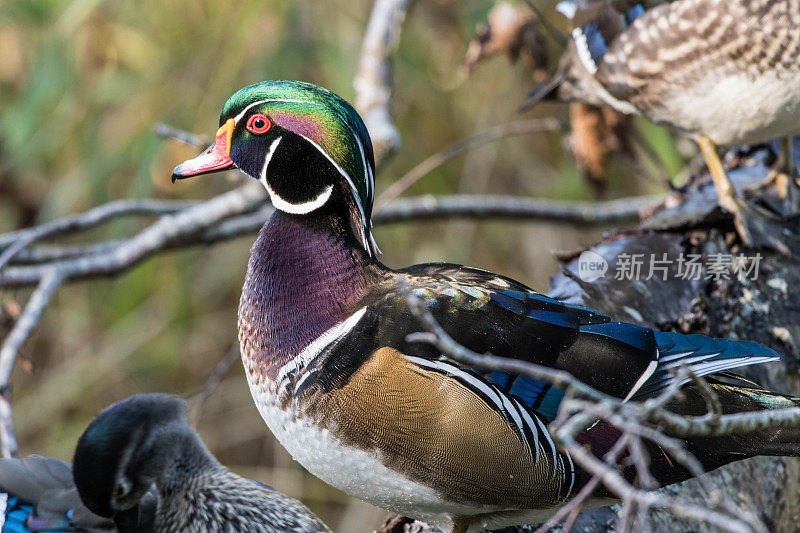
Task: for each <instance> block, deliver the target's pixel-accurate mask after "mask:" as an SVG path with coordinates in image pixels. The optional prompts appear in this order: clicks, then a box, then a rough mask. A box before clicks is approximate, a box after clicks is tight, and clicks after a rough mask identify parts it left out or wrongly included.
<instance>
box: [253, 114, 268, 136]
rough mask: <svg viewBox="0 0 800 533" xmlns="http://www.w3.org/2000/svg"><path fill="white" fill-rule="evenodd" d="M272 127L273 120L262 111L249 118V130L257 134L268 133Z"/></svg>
mask: <svg viewBox="0 0 800 533" xmlns="http://www.w3.org/2000/svg"><path fill="white" fill-rule="evenodd" d="M271 127H272V122H270V120H269V119H268V118H267V117H265V116H264V115H262V114H260V113H256V114H255V115H252V116H250V118H248V119H247V130H248V131H250V132H251V133H255V134H256V135H261V134H262V133H266V132H267V131H269V129H270V128H271Z"/></svg>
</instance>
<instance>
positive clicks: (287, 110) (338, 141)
mask: <svg viewBox="0 0 800 533" xmlns="http://www.w3.org/2000/svg"><path fill="white" fill-rule="evenodd" d="M219 122H220V128H219V130H218V131H217V135H216V141H215V143H214V145H213V146H212V147H211V148H209V149H208V150H206V151H205V152H204V153H203V154H201V155H199V156H198V157H196V158H194V159H191V160H189V161H186V162H185V163H183V164H181V165H178V166H177V167H176V168H175V171H174V172H173V175H172V177H173V180H175V179H182V178H188V177H191V176H197V175H200V174H207V173H209V172H216V171H219V170H225V169H228V168H233V167H234V166H235V167H238V168H239V169H241V170H242V171H243V172H245V173H246V174H248V175H250V176H251V177H253V178H255V179H257V180H259V181H260V182H261V183H262V184H263V185H264V187H265V188H266V189H267V192H268V193H269V195H270V199H271V200H272V204H273V205H274V206H275V208H276V209H278V210H280V211H284V212H287V213H292V214H297V215H305V214H309V213H313V212H315V211H317V210H319V209H320V208H322V207H323V206H326V207H327V208H331V207H345V208H346V210H347V212H348V213H349V215H350V218H351V220H352V225H353V228H354V230H355V232H356V236H357V237H358V238H359V239H360V240H361V242H362V243H363V246H364V248H365V249H366V250H367V252H369V253H370V254H371V253H372V252H373V251H374V249H375V245H374V241H373V239H372V233H371V221H370V216H371V213H372V200H373V195H374V190H375V162H374V158H373V153H372V142H371V141H370V138H369V133H368V132H367V128H366V126H364V122H363V121H362V120H361V117H359V116H358V113H356V111H355V109H353V107H352V106H351V105H350V104H348V103H347V102H346V101H345V100H343V99H342V98H340V97H339V96H337V95H335V94H334V93H332V92H330V91H328V90H326V89H323V88H321V87H317V86H316V85H312V84H310V83H304V82H299V81H265V82H262V83H257V84H255V85H251V86H249V87H245V88H244V89H241V90H239V91H237V92H236V93H235V94H234V95H233V96H231V97H230V98H229V99H228V101H227V102H226V103H225V107H224V108H223V110H222V114H221V115H220V121H219Z"/></svg>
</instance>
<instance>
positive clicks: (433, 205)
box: [373, 194, 661, 225]
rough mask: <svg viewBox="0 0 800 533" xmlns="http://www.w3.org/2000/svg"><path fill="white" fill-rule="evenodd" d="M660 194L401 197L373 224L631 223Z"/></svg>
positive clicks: (389, 205) (376, 216) (383, 210)
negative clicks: (576, 198)
mask: <svg viewBox="0 0 800 533" xmlns="http://www.w3.org/2000/svg"><path fill="white" fill-rule="evenodd" d="M660 201H661V197H657V196H640V197H634V198H620V199H618V200H607V201H604V202H560V201H557V200H541V199H537V198H525V197H519V196H485V195H466V194H459V195H450V196H418V197H414V198H407V199H406V198H400V199H398V200H395V201H393V202H392V203H390V204H388V205H387V206H386V207H384V208H383V209H382V210H381V211H379V212H378V213H376V214H375V216H374V217H373V220H374V221H375V222H376V224H388V223H392V222H405V221H411V220H430V219H438V218H454V217H468V218H515V219H521V220H523V219H524V220H553V221H561V222H571V223H574V224H586V225H598V224H616V223H621V222H630V221H633V220H638V219H639V213H640V212H641V211H643V210H645V209H647V208H649V207H653V206H655V205H657V204H658V203H659V202H660Z"/></svg>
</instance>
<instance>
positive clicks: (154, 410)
mask: <svg viewBox="0 0 800 533" xmlns="http://www.w3.org/2000/svg"><path fill="white" fill-rule="evenodd" d="M185 412H186V403H185V402H184V401H183V400H180V399H178V398H176V397H174V396H170V395H167V394H140V395H137V396H132V397H130V398H128V399H126V400H123V401H121V402H119V403H116V404H114V405H112V406H111V407H108V408H106V409H105V410H103V411H102V412H101V413H100V414H99V415H97V417H96V418H95V419H94V420H92V422H91V423H90V424H89V427H87V428H86V431H84V432H83V435H81V438H80V439H79V440H78V446H77V448H76V449H75V458H74V459H73V465H72V472H73V477H74V479H75V486H76V487H77V489H78V494H79V495H80V497H81V500H82V501H83V503H84V504H85V505H86V507H88V508H89V509H90V510H91V511H92V512H94V513H95V514H98V515H100V516H103V517H107V518H115V521H116V518H117V517H118V516H119V515H120V514H124V513H126V512H127V511H130V510H134V511H135V509H136V506H137V505H138V504H139V501H140V500H141V499H142V497H143V496H144V494H145V493H146V492H147V491H148V490H149V489H150V486H151V485H152V484H153V483H154V482H155V481H156V480H157V479H158V478H159V477H160V476H161V475H162V474H163V472H164V471H165V470H166V469H167V467H168V465H169V464H170V463H171V462H172V461H173V459H174V456H175V453H176V451H177V450H176V449H175V446H170V445H169V444H170V443H169V442H165V440H166V439H165V436H166V435H167V434H174V433H175V432H174V431H173V430H174V429H175V428H176V426H177V427H178V428H179V429H180V428H182V427H183V426H186V427H187V428H188V425H187V422H186V418H185Z"/></svg>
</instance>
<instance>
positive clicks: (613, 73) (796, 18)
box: [597, 0, 800, 145]
mask: <svg viewBox="0 0 800 533" xmlns="http://www.w3.org/2000/svg"><path fill="white" fill-rule="evenodd" d="M597 78H598V80H599V81H600V82H601V83H602V84H603V86H604V87H605V88H606V89H607V90H608V91H609V93H610V94H611V96H612V97H613V98H615V99H616V100H622V101H625V102H627V103H630V104H632V105H633V106H634V107H635V108H636V109H637V110H638V111H639V112H640V113H642V114H643V115H644V116H646V117H647V118H649V119H650V120H653V121H654V122H658V123H662V124H668V125H670V126H673V127H675V128H677V129H679V130H681V131H683V132H685V133H687V134H689V135H691V136H693V137H695V138H696V137H699V136H701V135H705V136H707V137H709V138H710V139H711V140H712V141H713V142H714V143H716V144H718V145H730V144H752V143H756V142H763V141H766V140H769V139H771V138H775V137H780V136H784V135H789V134H792V133H795V132H797V131H800V0H678V1H675V2H671V3H669V4H665V5H661V6H658V7H655V8H653V9H652V10H650V11H648V12H646V13H645V14H644V15H642V16H641V17H639V18H638V19H636V20H635V21H634V22H633V24H632V25H631V26H630V28H628V29H627V30H626V31H624V32H622V34H621V35H620V36H619V38H618V39H616V40H615V41H614V42H613V43H611V45H610V46H609V49H608V52H607V53H606V54H605V55H604V56H603V58H602V60H601V62H600V63H599V64H598V67H597ZM612 102H613V101H612Z"/></svg>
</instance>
